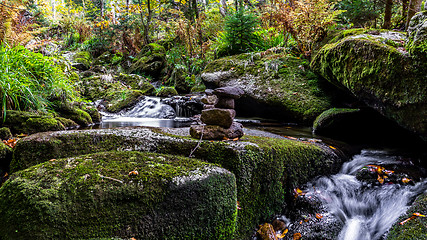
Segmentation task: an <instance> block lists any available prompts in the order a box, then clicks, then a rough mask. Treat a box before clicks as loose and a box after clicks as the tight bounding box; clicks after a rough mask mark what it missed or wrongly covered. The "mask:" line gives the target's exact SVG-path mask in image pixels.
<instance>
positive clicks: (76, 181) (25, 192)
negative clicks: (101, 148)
mask: <svg viewBox="0 0 427 240" xmlns="http://www.w3.org/2000/svg"><path fill="white" fill-rule="evenodd" d="M212 169H214V167H213V166H212V165H211V164H207V163H204V162H201V161H199V160H196V159H189V158H184V157H177V156H171V155H159V154H150V153H138V152H105V153H97V154H92V155H86V156H80V157H73V158H68V159H58V160H54V161H50V162H46V163H43V164H40V165H36V166H34V167H32V168H29V169H27V170H24V171H20V172H18V173H15V174H14V175H12V177H11V179H10V180H8V182H7V183H6V184H5V185H4V186H3V187H2V188H1V189H0V197H1V198H2V199H1V200H0V205H1V206H3V207H1V206H0V215H1V216H0V219H1V221H2V223H3V224H2V226H0V236H1V237H2V239H29V238H31V239H53V238H54V239H76V238H82V237H84V238H86V239H88V238H100V237H101V238H106V237H121V238H126V239H129V238H131V237H135V238H137V239H231V238H232V236H233V233H234V226H235V220H236V219H235V217H236V192H235V187H236V186H235V179H234V176H233V175H232V174H230V173H226V172H224V173H221V172H218V173H215V172H213V171H212ZM130 171H138V173H139V174H138V175H135V176H129V174H128V173H129V172H130ZM197 176H199V177H197ZM201 176H206V177H201ZM6 202H7V203H8V204H5V203H6Z"/></svg>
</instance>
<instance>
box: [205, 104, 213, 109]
mask: <svg viewBox="0 0 427 240" xmlns="http://www.w3.org/2000/svg"><path fill="white" fill-rule="evenodd" d="M214 108H215V105H207V104H205V105H204V106H203V109H204V110H206V109H214Z"/></svg>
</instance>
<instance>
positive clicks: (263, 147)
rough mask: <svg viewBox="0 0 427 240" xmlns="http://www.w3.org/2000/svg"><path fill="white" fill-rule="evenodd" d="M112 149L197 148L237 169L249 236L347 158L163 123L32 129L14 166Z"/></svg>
mask: <svg viewBox="0 0 427 240" xmlns="http://www.w3.org/2000/svg"><path fill="white" fill-rule="evenodd" d="M187 135H188V133H187ZM196 146H198V147H196ZM111 150H119V151H123V150H126V151H129V150H132V151H142V152H157V153H165V154H175V155H182V156H188V155H189V154H190V153H191V152H193V153H192V156H194V157H195V158H198V159H202V160H204V161H207V162H210V163H215V164H219V165H220V166H221V167H223V168H225V169H227V170H229V171H230V172H232V173H234V174H235V176H236V182H237V199H238V201H239V202H240V207H241V208H242V210H240V211H239V212H238V229H237V234H236V237H235V239H248V237H249V236H250V235H251V234H252V230H253V228H254V227H255V226H257V225H258V224H259V223H260V222H265V221H267V220H271V219H272V218H273V216H274V215H275V214H280V213H281V212H283V211H285V210H286V206H287V205H286V204H287V203H289V202H291V201H292V200H293V189H294V187H296V186H300V185H302V184H304V183H306V182H307V181H308V180H310V179H312V178H313V177H315V176H318V175H324V174H329V173H331V172H334V171H338V169H339V165H340V162H341V159H340V158H338V157H337V155H335V154H334V153H333V152H332V150H331V148H329V147H327V146H325V147H323V146H319V145H316V144H311V143H304V142H299V141H292V140H287V139H280V138H277V139H276V138H267V137H256V136H244V137H243V138H242V139H241V140H240V141H236V142H232V141H231V142H221V141H217V142H210V141H201V142H200V143H199V140H196V139H191V138H190V137H189V136H186V137H184V136H176V135H171V134H166V133H162V132H161V131H160V130H159V129H149V128H130V129H103V130H85V131H66V132H65V131H63V132H51V133H41V134H34V135H31V136H29V137H26V138H24V139H22V140H20V141H19V142H18V143H17V145H16V147H15V152H14V159H13V160H12V163H11V171H12V172H16V171H18V170H21V169H25V168H28V167H30V166H33V165H35V164H38V163H42V162H45V161H47V160H49V159H52V158H62V157H71V156H78V155H81V154H88V153H93V152H101V151H111Z"/></svg>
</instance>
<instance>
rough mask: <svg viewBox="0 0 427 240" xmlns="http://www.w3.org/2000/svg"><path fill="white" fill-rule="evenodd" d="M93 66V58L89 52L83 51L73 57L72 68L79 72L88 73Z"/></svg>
mask: <svg viewBox="0 0 427 240" xmlns="http://www.w3.org/2000/svg"><path fill="white" fill-rule="evenodd" d="M91 65H92V56H91V55H90V53H89V52H86V51H82V52H77V53H75V54H74V55H73V63H72V66H73V67H74V68H76V69H78V70H81V71H86V70H88V69H89V68H90V66H91Z"/></svg>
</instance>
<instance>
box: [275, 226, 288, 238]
mask: <svg viewBox="0 0 427 240" xmlns="http://www.w3.org/2000/svg"><path fill="white" fill-rule="evenodd" d="M288 232H289V230H288V229H287V228H286V229H285V230H283V232H282V234H276V237H277V238H280V239H282V238H284V237H285V235H286V233H288Z"/></svg>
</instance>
